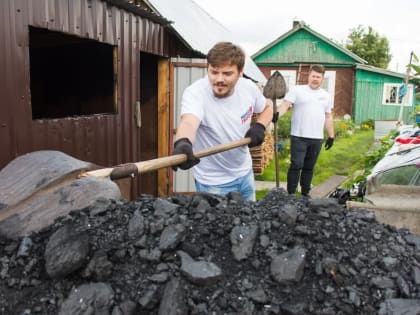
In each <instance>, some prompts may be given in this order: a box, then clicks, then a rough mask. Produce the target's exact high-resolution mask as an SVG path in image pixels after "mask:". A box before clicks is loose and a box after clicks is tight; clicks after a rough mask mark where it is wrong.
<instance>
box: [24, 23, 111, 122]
mask: <svg viewBox="0 0 420 315" xmlns="http://www.w3.org/2000/svg"><path fill="white" fill-rule="evenodd" d="M116 57H117V54H116V47H114V46H112V45H108V44H104V43H99V42H97V41H93V40H89V39H84V38H80V37H76V36H71V35H67V34H64V33H59V32H54V31H49V30H46V29H42V28H36V27H31V26H30V27H29V60H30V89H31V106H32V119H48V118H64V117H74V116H86V115H94V114H116V113H117V105H116V104H117V102H116V100H117V82H116V79H115V78H116V66H114V65H116V64H117V63H116V62H115V61H116Z"/></svg>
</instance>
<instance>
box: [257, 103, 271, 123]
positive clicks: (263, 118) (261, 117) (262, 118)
mask: <svg viewBox="0 0 420 315" xmlns="http://www.w3.org/2000/svg"><path fill="white" fill-rule="evenodd" d="M272 119H273V101H272V100H270V99H267V101H266V102H265V107H264V109H263V111H262V112H261V113H259V114H258V116H257V120H256V122H259V123H260V124H262V125H264V127H266V128H267V126H268V125H269V124H270V123H271V120H272Z"/></svg>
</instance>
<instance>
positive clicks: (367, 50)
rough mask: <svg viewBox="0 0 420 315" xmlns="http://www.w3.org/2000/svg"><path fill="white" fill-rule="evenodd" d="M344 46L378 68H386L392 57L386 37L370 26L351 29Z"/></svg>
mask: <svg viewBox="0 0 420 315" xmlns="http://www.w3.org/2000/svg"><path fill="white" fill-rule="evenodd" d="M346 48H347V49H348V50H350V51H351V52H353V53H354V54H356V55H358V56H359V57H361V58H363V59H365V60H366V61H367V62H368V64H369V65H371V66H375V67H378V68H383V69H386V68H387V67H388V64H389V62H390V61H391V58H392V55H391V54H390V48H389V42H388V39H387V38H386V37H381V36H380V35H379V34H378V33H377V32H375V31H374V30H373V29H372V27H371V26H369V27H368V28H367V30H366V29H365V28H364V27H363V26H361V25H359V26H358V27H356V28H354V29H351V30H350V34H349V35H348V37H347V43H346Z"/></svg>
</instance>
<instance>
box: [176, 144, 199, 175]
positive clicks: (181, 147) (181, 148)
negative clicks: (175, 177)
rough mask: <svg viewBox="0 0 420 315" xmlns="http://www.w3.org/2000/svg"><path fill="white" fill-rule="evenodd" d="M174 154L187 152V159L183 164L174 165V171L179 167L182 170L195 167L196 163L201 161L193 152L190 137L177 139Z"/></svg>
mask: <svg viewBox="0 0 420 315" xmlns="http://www.w3.org/2000/svg"><path fill="white" fill-rule="evenodd" d="M173 154H174V155H176V154H186V155H187V160H186V161H185V162H183V163H181V164H178V165H175V166H172V169H173V170H174V171H177V170H178V167H179V168H180V169H181V170H187V169H189V168H191V167H193V166H194V165H197V164H198V163H200V159H199V158H196V157H195V156H194V154H193V150H192V143H191V141H190V140H189V139H188V138H181V139H178V140H177V141H175V143H174V153H173Z"/></svg>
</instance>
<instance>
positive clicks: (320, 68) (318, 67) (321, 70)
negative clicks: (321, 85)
mask: <svg viewBox="0 0 420 315" xmlns="http://www.w3.org/2000/svg"><path fill="white" fill-rule="evenodd" d="M311 71H315V72H318V73H322V74H325V67H324V66H323V65H311V67H310V68H309V72H311Z"/></svg>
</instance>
